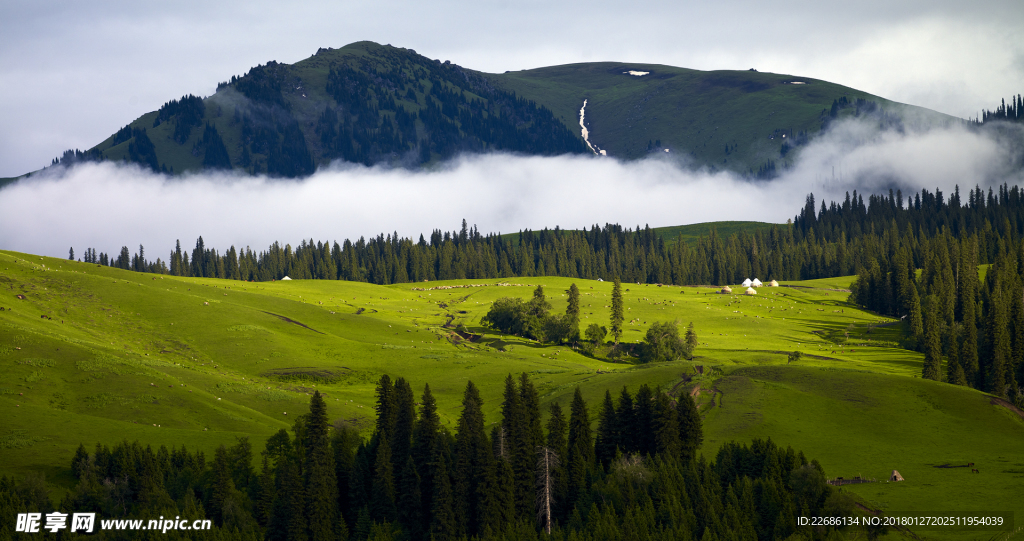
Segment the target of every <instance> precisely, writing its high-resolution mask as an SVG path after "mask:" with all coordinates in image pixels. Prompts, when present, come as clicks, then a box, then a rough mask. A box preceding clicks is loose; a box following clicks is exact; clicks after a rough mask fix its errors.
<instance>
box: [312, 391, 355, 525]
mask: <svg viewBox="0 0 1024 541" xmlns="http://www.w3.org/2000/svg"><path fill="white" fill-rule="evenodd" d="M329 428H330V424H329V421H328V419H327V404H326V403H324V399H323V396H321V395H320V391H314V392H313V398H312V399H310V402H309V418H308V420H307V422H306V434H305V436H306V442H305V451H306V457H305V458H306V465H305V468H303V474H304V476H305V481H306V482H305V485H306V496H307V500H306V501H307V505H308V507H307V515H306V516H307V520H308V522H309V540H310V541H330V540H333V539H336V538H338V537H339V535H340V534H341V531H340V530H338V529H337V528H338V527H339V526H342V527H343V525H344V523H345V522H344V520H340V519H339V517H338V482H337V477H336V472H335V467H334V453H333V452H332V450H331V442H330V437H329V435H328V430H329Z"/></svg>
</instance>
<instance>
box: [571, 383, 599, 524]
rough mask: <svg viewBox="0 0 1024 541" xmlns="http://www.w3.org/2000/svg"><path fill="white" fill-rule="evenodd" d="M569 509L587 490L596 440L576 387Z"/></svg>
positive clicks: (572, 427) (572, 419) (572, 420)
mask: <svg viewBox="0 0 1024 541" xmlns="http://www.w3.org/2000/svg"><path fill="white" fill-rule="evenodd" d="M567 443H568V457H567V460H566V464H567V467H568V472H567V473H568V476H569V479H568V491H569V494H568V502H567V503H568V507H569V508H572V507H573V506H574V505H575V504H576V502H578V501H579V500H580V498H582V497H583V495H584V493H585V492H586V490H587V488H588V487H587V481H588V477H589V476H590V471H591V468H592V467H593V464H594V440H593V436H592V434H591V430H590V415H589V413H588V412H587V403H586V402H585V401H584V400H583V395H582V394H581V393H580V388H579V387H576V390H575V392H574V393H573V397H572V406H571V407H570V413H569V441H568V442H567Z"/></svg>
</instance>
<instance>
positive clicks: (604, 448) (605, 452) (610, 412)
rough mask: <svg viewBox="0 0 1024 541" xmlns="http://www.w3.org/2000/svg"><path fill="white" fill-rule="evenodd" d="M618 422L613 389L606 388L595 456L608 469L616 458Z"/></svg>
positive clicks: (598, 424)
mask: <svg viewBox="0 0 1024 541" xmlns="http://www.w3.org/2000/svg"><path fill="white" fill-rule="evenodd" d="M616 425H617V422H616V419H615V403H614V402H612V393H611V391H608V390H605V392H604V402H602V403H601V413H600V414H599V416H598V419H597V437H596V438H594V456H595V458H596V459H597V462H598V463H599V464H600V465H601V467H602V468H605V469H607V468H608V466H609V465H610V464H611V462H612V460H613V459H614V458H615V452H616V450H617V448H618V445H617V444H618V438H616V436H615V428H616Z"/></svg>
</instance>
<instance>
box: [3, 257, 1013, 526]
mask: <svg viewBox="0 0 1024 541" xmlns="http://www.w3.org/2000/svg"><path fill="white" fill-rule="evenodd" d="M851 279H852V278H845V279H830V280H827V281H811V282H800V283H783V284H782V285H783V286H800V287H780V288H767V287H766V288H761V289H760V290H759V294H758V295H757V296H754V297H746V296H737V295H719V294H716V293H715V290H712V289H708V288H697V287H669V286H665V287H659V286H654V285H636V286H634V285H631V284H625V285H624V289H625V291H624V295H625V307H626V319H627V321H628V322H629V323H628V324H627V325H625V334H624V337H623V340H624V341H625V342H627V343H633V342H638V341H640V340H641V339H642V337H643V334H644V332H646V329H647V327H648V326H649V325H650V324H651V323H653V322H654V321H665V320H678V321H680V322H681V323H682V324H684V325H685V324H687V323H689V322H690V321H692V322H693V323H694V325H695V326H696V329H697V332H698V335H699V338H700V343H701V345H700V347H699V348H698V349H697V351H696V357H695V358H694V359H693V360H692V361H679V362H673V363H658V364H650V365H633V364H629V363H621V362H620V363H612V362H607V361H605V360H599V359H593V358H589V357H585V356H583V355H580V354H578V353H576V352H574V351H573V350H571V349H569V348H567V347H563V346H550V345H541V344H538V343H535V342H532V341H529V340H524V339H520V338H516V337H509V336H502V335H497V334H494V333H492V332H489V331H488V330H487V329H485V328H483V327H481V326H480V323H479V322H480V318H481V317H482V316H483V315H484V314H486V312H487V310H488V307H489V305H490V303H492V302H493V301H494V300H496V299H498V298H500V297H503V296H509V295H513V296H520V297H524V298H525V297H529V296H530V295H531V292H532V290H533V288H534V287H536V285H537V284H542V285H544V286H545V287H546V292H547V294H548V298H549V300H550V301H551V303H552V304H553V310H555V311H562V310H564V309H565V305H566V300H565V297H564V296H563V295H564V294H563V291H564V290H565V289H567V288H568V286H569V285H570V283H572V282H576V283H577V285H579V286H580V289H581V291H582V303H581V304H582V306H581V308H582V317H583V319H582V322H583V324H584V325H586V324H589V323H591V322H597V323H600V324H605V325H606V324H607V321H608V317H609V308H608V307H607V306H608V303H609V302H610V293H611V287H612V286H611V284H610V283H607V282H591V281H585V280H571V279H566V278H529V279H525V278H524V279H516V280H513V281H512V283H508V284H504V285H496V284H494V283H493V282H485V281H479V280H477V281H465V280H464V281H451V282H430V283H418V284H399V285H393V286H376V285H370V284H364V283H351V282H338V281H300V280H293V281H278V282H270V283H248V282H237V281H226V280H214V279H196V278H176V277H171V276H158V275H151V274H138V273H132V272H128V271H122V270H117V269H112V268H108V267H100V266H96V265H91V264H85V263H78V262H71V261H67V260H61V259H52V258H41V257H38V256H32V255H28V254H20V253H13V252H0V308H3V310H2V311H0V366H2V367H3V370H2V371H0V408H2V409H3V411H4V412H6V415H4V416H3V419H4V421H3V422H2V423H0V448H2V449H3V450H2V453H3V456H4V460H3V461H2V462H0V474H12V473H13V474H19V475H20V474H24V473H26V472H28V471H41V472H44V473H46V475H47V478H48V480H49V481H50V483H51V489H52V490H53V492H54V493H55V495H59V494H60V493H61V492H62V491H63V490H66V488H67V487H68V486H69V485H70V483H71V482H72V481H71V477H70V474H69V471H68V465H69V462H70V459H71V456H72V454H73V453H74V450H75V449H76V448H77V446H78V444H79V443H85V444H86V445H87V446H91V445H94V444H95V443H96V442H104V443H108V444H110V443H114V442H117V441H120V440H122V439H128V440H136V439H137V440H139V441H141V442H143V443H145V444H150V445H161V444H165V445H168V446H170V445H172V444H175V445H176V444H179V443H180V442H188V445H189V446H190V447H193V448H196V447H197V448H200V449H204V450H206V451H207V452H208V453H209V452H212V449H213V448H214V447H216V446H217V445H219V444H221V443H227V444H231V443H233V442H234V441H235V438H237V437H242V436H247V437H249V438H250V439H251V440H252V441H253V444H254V446H256V448H259V446H262V442H263V440H264V439H265V438H266V437H268V436H269V435H271V434H272V433H273V432H274V431H276V430H278V429H280V428H286V427H288V426H290V422H291V420H292V419H294V416H295V415H296V414H299V413H302V412H304V411H305V410H306V409H307V403H308V399H309V394H310V393H312V391H313V390H314V389H317V390H320V391H321V392H322V393H325V394H326V396H327V402H328V405H329V414H330V416H331V418H332V419H346V420H348V421H349V422H352V423H354V424H355V425H356V426H360V427H363V428H369V427H370V424H371V423H372V418H373V405H374V383H375V381H376V380H377V378H379V376H380V375H381V374H385V373H386V374H389V375H391V376H392V377H397V376H401V377H405V378H406V379H408V380H410V381H411V383H412V385H413V388H414V389H415V390H416V392H417V393H418V392H420V391H421V390H422V386H423V384H425V383H429V384H430V385H431V388H432V389H433V391H434V394H435V396H436V397H437V399H438V405H439V409H440V414H441V416H442V419H443V422H444V423H446V424H447V425H448V426H450V427H451V426H453V424H454V422H455V419H456V418H457V415H458V403H459V399H460V397H461V393H462V390H463V388H464V386H465V384H466V381H467V380H473V381H474V382H475V383H476V384H477V385H478V387H479V388H480V391H481V395H482V397H483V399H484V402H485V413H486V415H487V421H488V423H493V422H496V421H497V420H498V418H499V417H498V404H499V401H500V394H501V389H502V387H501V386H502V379H503V378H504V376H505V375H506V374H508V373H510V372H512V373H519V372H527V373H529V374H530V375H531V377H532V378H533V380H534V382H535V383H536V385H537V387H538V390H539V392H540V395H541V399H542V403H543V404H542V405H546V404H549V403H550V402H551V401H559V402H560V403H562V404H563V405H567V404H568V401H569V399H570V398H571V393H572V391H573V388H574V387H575V386H577V385H578V386H580V387H581V389H582V391H583V394H584V396H585V398H587V399H588V401H590V402H591V404H595V405H596V403H597V401H598V400H599V399H601V398H602V397H603V395H604V392H605V390H606V389H610V390H612V391H613V392H614V391H616V390H618V389H620V388H621V387H622V386H623V385H628V386H630V388H632V389H634V390H635V388H636V386H638V385H640V384H642V383H650V384H653V385H661V386H662V387H663V388H664V389H667V390H670V391H671V392H673V393H675V394H677V395H678V393H682V392H691V393H695V394H696V396H697V397H698V399H699V402H700V403H701V404H702V413H703V416H704V422H705V434H706V437H705V442H704V447H703V449H702V452H703V453H704V454H705V455H706V456H709V457H710V456H713V455H714V453H715V452H716V450H717V449H718V447H719V446H720V445H722V444H723V443H725V442H728V441H731V440H737V441H748V440H749V439H750V438H753V437H771V438H772V439H773V440H774V441H776V442H777V443H779V444H781V445H783V446H786V445H791V446H793V447H794V448H795V449H799V450H802V451H803V452H804V453H806V454H807V456H809V457H816V458H818V459H819V460H820V461H821V463H822V464H823V466H824V468H825V471H826V472H827V474H828V475H829V476H830V477H835V476H846V477H852V476H854V475H862V476H864V477H867V478H877V479H885V478H886V477H887V476H888V474H889V472H890V471H891V470H893V469H896V470H899V471H900V472H901V473H902V474H903V475H904V476H905V477H906V479H907V481H906V482H905V483H884V482H881V483H872V484H864V485H856V486H853V487H844V490H850V491H852V492H853V493H855V494H857V495H859V496H860V497H862V499H863V502H864V503H865V505H868V506H870V507H872V508H874V509H881V510H884V511H885V512H887V513H891V514H894V513H906V512H924V511H928V512H931V511H939V510H955V511H958V512H966V511H990V512H991V511H998V510H1002V509H1003V508H1005V510H1007V511H1014V512H1017V513H1018V516H1021V515H1020V513H1021V512H1024V503H1022V501H1021V500H1020V499H1019V498H1016V497H1015V495H1016V494H1017V493H1018V492H1019V487H1020V483H1021V478H1022V476H1024V462H1022V460H1021V457H1022V456H1024V419H1022V418H1021V417H1020V416H1019V415H1018V414H1016V413H1014V412H1012V411H1011V410H1009V409H1006V408H1005V407H1003V406H1001V405H998V404H996V403H995V402H994V401H993V400H992V397H990V396H989V395H986V394H984V393H981V392H978V391H974V390H971V389H966V388H958V387H954V386H950V385H946V384H941V383H936V382H932V381H925V380H921V379H920V378H919V377H917V376H918V375H919V374H920V371H921V365H922V358H921V355H919V354H916V353H913V352H908V351H906V350H902V349H898V348H897V347H896V340H897V339H898V333H899V331H898V327H895V326H880V325H879V324H883V323H889V322H890V321H889V320H887V319H885V318H880V317H878V316H877V315H874V314H871V313H867V312H864V311H861V310H858V309H856V308H854V307H853V306H851V305H849V304H847V303H846V296H847V294H846V293H844V292H842V291H836V289H843V288H844V286H846V287H848V285H849V282H850V280H851ZM18 295H21V296H23V297H24V299H21V298H18ZM459 323H462V324H465V325H466V326H467V329H468V330H469V331H470V332H471V333H474V334H476V335H479V338H476V339H474V340H473V341H467V340H464V339H463V338H461V337H460V336H458V335H456V334H455V333H454V332H453V328H452V326H453V325H457V324H459ZM446 324H447V325H449V326H446ZM847 333H849V334H848V335H847ZM794 350H799V351H801V352H802V353H803V354H804V355H803V358H802V359H801V360H800V361H798V362H796V363H793V364H789V363H788V362H787V358H788V353H789V352H791V351H794ZM698 367H700V368H699V369H698ZM544 411H546V408H545V409H544ZM967 462H974V463H975V464H976V466H977V467H978V468H979V469H980V470H981V471H982V472H983V474H982V475H980V476H979V475H973V476H972V475H971V474H970V473H969V471H970V468H964V467H959V468H957V467H944V466H945V465H948V466H961V465H963V464H966V463H967ZM996 503H998V504H999V505H1001V506H1002V507H1000V508H999V509H996V507H998V506H996V507H993V505H996ZM926 535H927V536H928V537H929V538H931V537H932V536H933V535H934V536H936V537H937V538H942V539H971V538H972V537H971V536H970V535H966V534H964V533H963V532H961V533H959V534H958V533H955V532H945V533H944V532H927V533H926ZM974 535H977V532H974Z"/></svg>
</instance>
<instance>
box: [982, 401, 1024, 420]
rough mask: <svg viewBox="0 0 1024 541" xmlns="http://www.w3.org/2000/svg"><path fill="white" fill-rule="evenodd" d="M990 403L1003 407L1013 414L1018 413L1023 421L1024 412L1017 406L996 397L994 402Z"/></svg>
mask: <svg viewBox="0 0 1024 541" xmlns="http://www.w3.org/2000/svg"><path fill="white" fill-rule="evenodd" d="M990 403H991V404H994V405H996V406H1002V407H1004V408H1006V409H1008V410H1010V411H1012V412H1013V413H1016V414H1017V415H1018V416H1019V417H1020V418H1021V419H1024V411H1021V409H1020V408H1018V407H1017V406H1014V405H1013V404H1011V403H1009V402H1007V401H1006V400H1003V399H1002V398H996V397H994V396H993V397H992V400H991V401H990Z"/></svg>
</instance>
